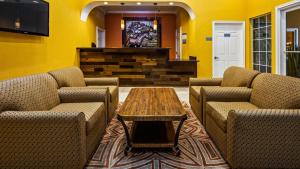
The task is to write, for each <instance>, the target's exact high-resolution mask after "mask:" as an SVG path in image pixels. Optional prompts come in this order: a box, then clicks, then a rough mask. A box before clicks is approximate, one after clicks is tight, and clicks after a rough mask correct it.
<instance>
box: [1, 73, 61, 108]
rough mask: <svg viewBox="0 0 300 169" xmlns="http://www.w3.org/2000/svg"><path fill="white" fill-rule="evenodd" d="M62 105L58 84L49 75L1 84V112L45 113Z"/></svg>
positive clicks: (39, 75)
mask: <svg viewBox="0 0 300 169" xmlns="http://www.w3.org/2000/svg"><path fill="white" fill-rule="evenodd" d="M59 103H60V101H59V96H58V94H57V83H56V81H55V80H54V79H53V78H52V77H51V76H50V75H48V74H38V75H32V76H26V77H21V78H16V79H12V80H6V81H2V82H0V112H1V111H6V110H10V111H12V110H13V111H31V110H34V111H44V110H50V109H51V108H52V107H54V106H56V105H58V104H59Z"/></svg>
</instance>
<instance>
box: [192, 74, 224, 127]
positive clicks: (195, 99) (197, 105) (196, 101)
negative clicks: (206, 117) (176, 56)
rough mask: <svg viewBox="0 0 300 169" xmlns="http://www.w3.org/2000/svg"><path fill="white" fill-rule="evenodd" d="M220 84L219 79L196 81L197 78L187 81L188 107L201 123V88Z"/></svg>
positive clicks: (220, 80)
mask: <svg viewBox="0 0 300 169" xmlns="http://www.w3.org/2000/svg"><path fill="white" fill-rule="evenodd" d="M221 83H222V79H221V78H214V79H197V78H190V80H189V85H190V86H189V100H190V105H191V108H192V110H193V112H194V113H195V115H196V116H197V118H198V119H199V120H200V122H201V123H203V109H202V107H203V106H202V95H201V93H200V91H201V87H202V86H220V85H221Z"/></svg>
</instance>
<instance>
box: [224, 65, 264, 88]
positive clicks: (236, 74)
mask: <svg viewBox="0 0 300 169" xmlns="http://www.w3.org/2000/svg"><path fill="white" fill-rule="evenodd" d="M258 74H259V72H258V71H255V70H248V69H244V68H240V67H235V66H232V67H229V68H228V69H226V71H225V72H224V77H223V81H222V84H221V86H222V87H251V83H252V81H253V79H254V78H255V77H256V76H257V75H258Z"/></svg>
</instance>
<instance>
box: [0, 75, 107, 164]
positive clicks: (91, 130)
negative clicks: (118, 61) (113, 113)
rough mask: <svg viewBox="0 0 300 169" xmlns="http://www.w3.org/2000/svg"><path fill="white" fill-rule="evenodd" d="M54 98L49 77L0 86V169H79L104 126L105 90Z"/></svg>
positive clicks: (26, 78) (92, 148)
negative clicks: (62, 102)
mask: <svg viewBox="0 0 300 169" xmlns="http://www.w3.org/2000/svg"><path fill="white" fill-rule="evenodd" d="M101 92H102V93H101ZM60 96H61V97H60ZM60 96H59V94H58V90H57V82H56V81H55V79H54V78H53V77H52V76H50V75H49V74H39V75H33V76H27V77H22V78H17V79H12V80H7V81H1V82H0V99H1V100H0V131H1V132H0V168H83V167H84V165H85V162H86V161H87V157H90V156H91V155H92V153H93V151H95V149H96V148H97V144H98V143H99V140H100V139H101V136H102V134H103V133H104V130H105V127H106V120H107V119H106V106H107V100H106V99H107V97H108V96H109V95H108V90H107V88H105V89H90V88H86V87H85V89H84V90H82V91H79V90H75V91H74V90H73V91H71V90H70V91H68V92H62V93H61V94H60ZM60 100H62V101H64V102H75V101H76V102H91V101H93V102H95V100H96V101H97V103H64V104H60ZM53 108H54V109H53ZM51 109H53V110H51ZM50 110H51V111H50ZM81 111H82V112H83V113H82V112H81Z"/></svg>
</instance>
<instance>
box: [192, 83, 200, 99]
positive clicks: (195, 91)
mask: <svg viewBox="0 0 300 169" xmlns="http://www.w3.org/2000/svg"><path fill="white" fill-rule="evenodd" d="M201 88H202V86H191V87H190V95H191V96H193V97H194V98H195V99H196V100H197V101H200V99H201V93H200V91H201Z"/></svg>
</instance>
